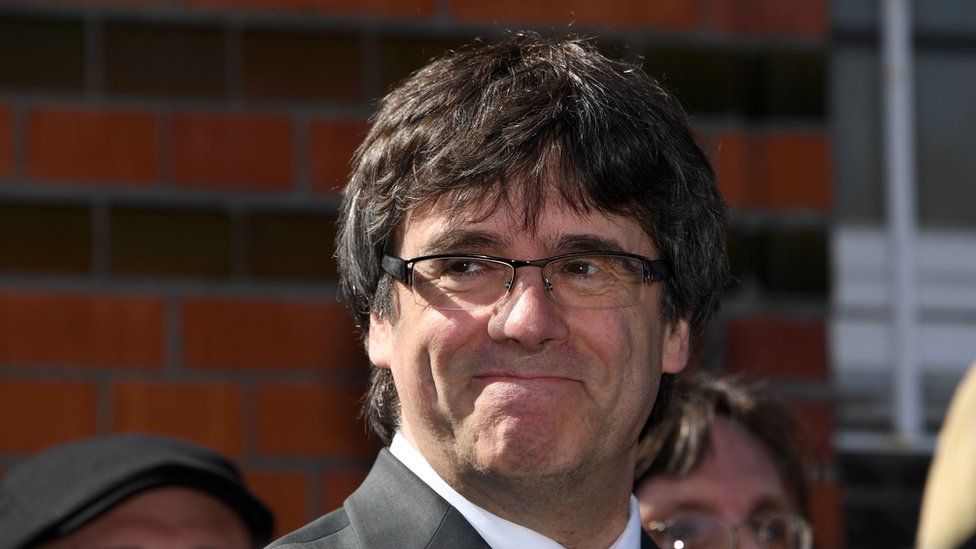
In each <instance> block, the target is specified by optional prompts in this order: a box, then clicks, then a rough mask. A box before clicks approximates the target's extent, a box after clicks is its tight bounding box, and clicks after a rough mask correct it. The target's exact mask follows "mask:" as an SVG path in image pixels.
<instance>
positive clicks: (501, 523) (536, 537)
mask: <svg viewBox="0 0 976 549" xmlns="http://www.w3.org/2000/svg"><path fill="white" fill-rule="evenodd" d="M390 453H392V454H393V455H394V456H395V457H396V458H397V459H399V460H400V461H401V462H402V463H403V464H404V465H405V466H406V467H407V469H410V471H412V472H413V474H415V475H417V476H418V477H420V480H422V481H424V483H426V484H427V486H430V488H431V489H432V490H433V491H435V492H437V494H438V495H439V496H441V497H442V498H444V499H445V500H446V501H447V502H448V503H450V504H451V505H452V506H453V507H454V508H455V509H457V510H458V512H460V513H461V515H462V516H463V517H464V518H465V520H467V521H468V522H469V523H470V524H471V526H472V527H474V529H475V530H476V531H477V532H478V534H480V535H481V537H482V538H484V539H485V541H486V542H488V545H490V546H491V547H492V549H559V548H561V547H562V545H560V544H559V543H557V542H555V541H553V540H552V539H550V538H548V537H546V536H544V535H542V534H540V533H538V532H536V531H534V530H531V529H529V528H526V527H524V526H521V525H519V524H515V523H514V522H512V521H509V520H506V519H503V518H502V517H499V516H498V515H495V514H492V513H490V512H488V511H486V510H484V509H482V508H481V507H478V506H477V505H475V504H474V503H471V502H470V501H468V500H467V498H465V497H464V496H462V495H461V494H459V493H458V492H457V490H455V489H454V488H452V487H451V486H450V485H449V484H448V483H447V482H445V481H444V479H442V478H441V477H440V475H438V474H437V471H434V468H433V467H431V466H430V463H428V462H427V459H426V458H424V456H423V455H421V453H420V452H419V451H418V450H417V449H416V448H414V446H413V444H411V443H410V441H409V440H407V437H405V436H403V434H402V433H400V431H397V433H396V434H395V435H394V436H393V442H392V444H390ZM640 540H641V524H640V514H639V512H638V507H637V498H635V497H634V496H633V495H631V496H630V518H629V520H628V521H627V526H626V527H625V528H624V531H623V532H622V533H621V534H620V537H619V538H617V541H615V542H614V543H613V545H611V546H610V548H609V549H638V548H639V547H640Z"/></svg>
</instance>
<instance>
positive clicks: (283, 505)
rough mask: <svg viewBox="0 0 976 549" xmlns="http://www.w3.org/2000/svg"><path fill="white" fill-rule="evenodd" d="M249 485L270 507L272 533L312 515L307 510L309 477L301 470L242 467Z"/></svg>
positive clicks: (288, 528)
mask: <svg viewBox="0 0 976 549" xmlns="http://www.w3.org/2000/svg"><path fill="white" fill-rule="evenodd" d="M244 478H245V480H246V481H247V485H248V487H249V488H250V489H251V490H252V491H253V492H254V493H255V494H256V495H257V496H258V498H259V499H260V500H261V501H263V502H264V503H265V505H267V506H268V507H269V508H271V513H272V514H273V515H274V517H275V537H281V536H283V535H285V534H287V533H288V532H291V531H293V530H297V529H298V528H300V527H302V526H304V525H305V524H308V523H309V522H310V521H311V520H312V519H313V518H314V517H313V516H312V515H311V514H310V513H309V511H308V497H309V496H308V485H309V478H308V476H307V475H305V474H303V473H287V472H279V471H245V472H244Z"/></svg>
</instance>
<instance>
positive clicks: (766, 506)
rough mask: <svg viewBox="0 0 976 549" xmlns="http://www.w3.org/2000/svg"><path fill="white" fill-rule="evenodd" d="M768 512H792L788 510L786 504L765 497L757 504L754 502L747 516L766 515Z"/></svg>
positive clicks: (790, 509) (788, 507)
mask: <svg viewBox="0 0 976 549" xmlns="http://www.w3.org/2000/svg"><path fill="white" fill-rule="evenodd" d="M770 511H790V512H794V511H793V509H792V508H790V506H789V505H788V504H787V503H786V502H783V501H777V500H776V499H774V498H771V497H765V498H763V499H761V500H759V501H758V502H756V504H755V505H753V506H752V509H750V510H749V516H750V517H754V516H756V515H758V514H761V513H768V512H770Z"/></svg>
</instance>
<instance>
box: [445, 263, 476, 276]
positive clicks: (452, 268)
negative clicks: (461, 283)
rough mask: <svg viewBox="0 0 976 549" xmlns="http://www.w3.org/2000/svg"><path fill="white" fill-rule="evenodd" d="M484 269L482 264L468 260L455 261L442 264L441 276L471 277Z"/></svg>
mask: <svg viewBox="0 0 976 549" xmlns="http://www.w3.org/2000/svg"><path fill="white" fill-rule="evenodd" d="M484 268H485V264H484V262H481V261H472V260H470V259H457V260H453V261H447V262H445V263H444V265H443V266H442V268H441V276H461V275H472V274H477V273H479V272H481V271H483V270H484Z"/></svg>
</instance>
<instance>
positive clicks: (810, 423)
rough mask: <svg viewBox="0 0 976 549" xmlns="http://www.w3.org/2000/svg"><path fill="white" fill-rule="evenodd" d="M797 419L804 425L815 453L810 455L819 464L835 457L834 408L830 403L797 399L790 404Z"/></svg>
mask: <svg viewBox="0 0 976 549" xmlns="http://www.w3.org/2000/svg"><path fill="white" fill-rule="evenodd" d="M789 407H790V410H791V411H792V412H793V415H794V416H796V419H797V421H799V422H800V424H801V425H802V426H803V430H804V432H805V434H806V435H807V437H808V439H809V441H810V444H811V445H812V446H813V448H812V450H813V452H814V455H812V456H810V457H811V458H813V459H814V461H815V463H817V464H824V463H828V462H830V461H831V460H833V459H834V409H833V407H832V406H831V405H830V404H827V403H823V402H811V401H806V400H795V401H793V402H791V403H790V404H789Z"/></svg>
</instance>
